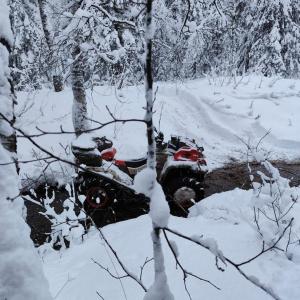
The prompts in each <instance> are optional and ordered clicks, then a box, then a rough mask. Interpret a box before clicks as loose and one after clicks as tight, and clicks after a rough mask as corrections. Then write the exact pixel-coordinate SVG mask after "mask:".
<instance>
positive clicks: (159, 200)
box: [138, 0, 174, 300]
mask: <svg viewBox="0 0 300 300" xmlns="http://www.w3.org/2000/svg"><path fill="white" fill-rule="evenodd" d="M152 10H153V1H152V0H147V3H146V17H145V19H146V28H145V51H146V61H145V95H146V116H145V121H146V126H147V140H148V159H147V169H146V171H145V172H142V173H141V175H140V177H139V179H138V180H140V179H141V177H142V178H143V177H144V176H145V178H146V177H147V182H146V186H145V187H146V190H147V191H146V194H147V195H148V196H149V198H150V216H151V218H152V226H153V231H152V234H151V235H152V243H153V258H154V272H155V274H154V283H153V284H152V286H151V287H150V288H149V290H148V291H147V293H146V295H145V297H144V300H173V299H174V296H173V294H172V293H171V291H170V289H169V285H168V281H167V275H166V271H165V265H164V254H163V250H162V244H161V238H160V234H161V229H160V228H161V227H165V226H167V224H168V219H169V216H170V209H169V205H168V203H167V201H166V199H165V195H164V192H163V190H162V187H161V186H160V184H159V183H158V182H157V180H156V176H157V174H156V155H155V151H156V145H155V139H154V126H153V75H152V47H153V43H152V40H153V35H154V28H153V22H152Z"/></svg>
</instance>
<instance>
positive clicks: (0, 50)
mask: <svg viewBox="0 0 300 300" xmlns="http://www.w3.org/2000/svg"><path fill="white" fill-rule="evenodd" d="M10 51H11V44H10V41H9V39H8V37H6V36H0V64H2V65H1V66H0V82H2V81H3V83H2V84H1V86H0V88H1V89H0V101H1V103H0V105H1V106H2V107H3V108H5V110H4V111H1V113H2V114H3V115H4V116H5V117H6V118H7V119H8V120H9V121H10V122H11V124H14V123H15V115H14V105H15V93H14V89H13V83H12V80H11V77H10V70H9V67H8V64H9V62H8V57H9V53H10ZM0 142H1V144H2V145H3V147H4V148H5V149H6V150H8V151H9V152H11V153H12V157H13V158H14V159H15V158H16V155H15V154H16V152H17V139H16V133H15V131H14V130H13V129H12V127H11V126H10V125H9V124H8V123H7V122H6V121H4V120H2V119H1V117H0Z"/></svg>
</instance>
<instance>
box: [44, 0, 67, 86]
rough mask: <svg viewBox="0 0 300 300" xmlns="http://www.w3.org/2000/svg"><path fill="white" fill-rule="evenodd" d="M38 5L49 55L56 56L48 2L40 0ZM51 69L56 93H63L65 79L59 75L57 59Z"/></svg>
mask: <svg viewBox="0 0 300 300" xmlns="http://www.w3.org/2000/svg"><path fill="white" fill-rule="evenodd" d="M38 5H39V11H40V16H41V21H42V27H43V31H44V36H45V40H46V43H47V46H48V48H49V53H50V55H52V56H53V55H54V51H53V50H54V49H53V39H52V36H51V33H50V30H49V23H48V16H47V11H46V0H38ZM51 69H52V72H51V76H52V83H53V86H54V90H55V92H61V91H62V90H63V88H64V85H63V78H62V76H61V75H59V70H58V69H59V67H58V63H57V61H56V58H54V65H53V66H51Z"/></svg>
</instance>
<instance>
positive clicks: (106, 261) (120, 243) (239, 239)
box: [17, 76, 300, 300]
mask: <svg viewBox="0 0 300 300" xmlns="http://www.w3.org/2000/svg"><path fill="white" fill-rule="evenodd" d="M158 87H159V89H158V93H157V96H156V98H157V100H156V103H155V109H156V114H155V125H156V126H157V127H159V124H160V129H161V130H162V131H163V132H164V133H165V136H166V138H168V137H169V135H170V134H172V133H173V134H180V135H183V136H188V137H190V138H195V139H196V140H197V141H198V143H199V144H201V145H203V146H204V148H205V154H206V156H207V162H208V168H209V169H213V168H216V167H219V166H221V165H223V164H225V163H226V162H230V161H233V160H244V159H245V152H246V146H245V145H244V144H243V143H242V142H241V141H240V139H243V140H245V141H247V142H249V143H251V144H254V145H255V144H256V143H257V142H258V141H259V139H260V138H261V137H262V136H263V135H264V134H265V133H266V132H267V131H268V130H269V129H271V133H270V134H269V135H268V136H267V137H266V138H265V139H264V141H263V143H262V144H261V146H262V147H263V148H264V149H265V151H266V152H270V157H271V158H273V159H274V158H275V159H276V158H279V159H284V160H293V159H299V158H300V154H299V148H300V135H299V130H300V118H299V116H298V112H299V111H300V101H299V100H300V81H299V80H285V79H276V78H273V79H267V78H260V77H253V76H251V77H244V78H237V79H236V80H234V79H232V78H231V79H228V78H226V79H222V78H207V79H202V80H194V81H188V82H185V83H177V84H175V83H173V84H171V83H159V84H158ZM18 102H19V105H18V114H19V115H20V118H18V119H19V120H20V121H18V124H17V126H19V127H21V128H22V129H24V130H25V131H26V132H28V133H31V134H32V133H39V131H38V130H36V129H35V127H36V126H38V127H39V128H40V129H42V130H46V131H59V130H60V126H62V127H63V129H64V130H70V131H72V118H71V107H72V93H71V90H69V89H66V90H65V91H63V92H61V93H53V92H52V91H49V90H42V91H40V92H35V93H34V94H26V93H19V95H18ZM144 102H145V101H144V88H143V86H139V87H126V88H124V89H122V90H115V89H114V88H113V87H96V88H94V90H93V91H89V92H88V104H89V112H90V116H91V118H93V119H95V120H97V121H101V122H105V121H108V120H110V116H109V113H108V112H107V111H106V109H105V105H108V106H109V108H110V110H111V111H112V112H113V113H114V114H115V115H116V116H117V117H119V118H143V117H144V115H145V111H144V109H143V106H144ZM159 120H161V121H160V122H159ZM94 126H95V127H96V126H98V124H94ZM99 135H106V136H107V137H108V138H111V139H113V141H114V144H115V146H116V148H117V150H118V153H117V157H118V158H128V157H132V158H133V157H135V158H136V157H140V156H143V155H144V154H145V152H146V137H145V128H144V125H142V124H140V123H128V124H125V125H124V124H116V125H111V126H110V127H105V128H103V129H102V130H101V131H99ZM72 139H73V135H66V134H64V135H46V136H43V137H39V138H37V139H36V140H37V141H38V143H40V144H41V145H42V146H44V147H45V148H47V149H50V151H52V152H54V153H56V154H59V155H61V156H63V157H68V159H72V155H71V151H70V142H71V141H72ZM18 147H19V158H20V160H24V159H30V158H32V157H37V156H42V157H44V156H45V155H44V154H41V153H40V151H38V150H37V149H33V148H32V145H31V144H30V143H29V142H28V141H27V140H26V139H23V138H19V140H18ZM43 167H44V165H43V164H42V163H41V162H35V163H31V164H24V165H21V174H22V176H23V178H26V176H32V175H33V174H35V175H36V176H38V175H39V174H40V172H41V170H42V169H43ZM63 169H64V171H65V174H64V176H66V175H68V177H69V178H70V177H71V176H72V173H73V170H72V168H69V167H65V166H63V165H62V164H52V165H51V166H50V167H48V168H47V172H48V174H52V175H53V178H55V179H56V180H58V181H60V180H61V179H62V177H61V176H59V173H61V170H63ZM251 198H252V191H248V192H247V191H242V190H234V191H231V192H227V193H222V194H215V195H213V196H211V197H209V198H207V199H205V201H202V202H201V204H199V205H197V206H195V207H194V208H193V210H192V212H191V215H192V217H191V218H189V219H181V218H175V217H170V222H169V226H170V227H171V228H175V229H177V230H179V231H181V232H184V233H186V234H187V235H198V236H199V235H201V234H203V235H204V236H203V238H204V239H205V240H206V241H209V242H210V245H213V248H214V249H216V245H215V244H214V241H215V240H216V241H217V242H218V247H219V249H220V251H223V253H224V255H226V256H228V257H230V258H232V259H233V260H234V261H236V262H239V261H242V260H244V259H247V258H249V257H251V256H252V255H254V254H256V253H257V252H259V251H260V249H261V241H260V240H259V238H258V234H257V232H256V230H255V226H253V215H252V210H251V209H250V208H249V202H250V201H251ZM293 213H295V214H298V215H299V213H300V211H299V204H297V205H295V207H294V209H293ZM198 214H200V215H199V216H198ZM297 226H298V227H297V228H298V229H299V223H298V224H297ZM151 229H152V226H151V221H150V218H149V217H148V216H142V217H140V218H138V219H134V220H130V221H126V222H121V223H118V224H114V225H109V226H107V227H105V229H104V233H105V234H106V236H107V237H108V239H109V240H110V241H111V243H112V245H113V246H114V247H115V248H116V249H118V250H119V252H120V256H121V258H122V260H123V261H124V262H125V263H126V265H127V266H128V268H129V269H130V270H131V271H132V272H135V273H136V274H139V272H140V266H141V265H142V264H143V263H144V261H145V259H146V257H148V258H150V257H151V255H152V244H151V238H150V231H151ZM298 232H299V230H298ZM210 238H213V240H211V239H210ZM170 239H171V240H173V241H175V242H176V245H177V247H178V252H179V258H180V259H182V262H183V263H184V265H185V266H186V267H187V269H189V270H190V271H192V272H194V273H195V274H197V275H199V276H201V277H204V278H206V279H209V280H211V281H212V282H213V283H214V284H216V285H217V286H219V287H220V288H221V291H218V290H216V289H214V288H213V287H211V286H209V285H208V284H205V283H203V282H199V281H197V280H195V279H193V278H189V279H188V287H189V288H190V291H191V294H192V296H193V299H199V300H200V299H203V298H204V299H211V300H218V299H220V300H225V299H226V300H227V299H230V300H238V299H241V298H243V299H244V300H247V299H249V300H250V299H251V300H253V299H261V300H264V299H270V297H269V296H268V295H266V294H265V293H264V292H263V291H261V290H259V289H258V288H257V287H255V286H253V285H252V284H251V283H250V282H248V281H246V280H245V279H244V278H242V277H241V276H240V274H238V273H237V271H236V270H234V269H233V268H232V267H230V266H229V267H227V268H226V271H225V272H224V273H222V272H220V271H218V270H217V269H216V267H215V258H214V256H213V255H212V254H211V253H210V252H209V251H207V250H204V249H200V248H199V247H197V246H195V245H191V244H190V243H189V242H187V241H180V240H179V239H178V238H176V237H172V236H170ZM293 247H294V248H293V249H290V251H293V255H292V257H293V260H289V259H288V258H287V257H286V256H285V255H283V254H281V253H275V252H271V253H268V254H265V255H264V256H263V257H261V258H259V259H258V260H257V261H255V262H254V263H252V264H250V265H247V266H245V267H244V270H245V271H247V273H249V274H253V275H255V276H257V277H258V278H259V279H260V280H261V281H262V282H263V283H265V284H270V285H271V286H272V288H273V289H274V290H275V292H277V293H278V294H279V295H280V296H282V298H283V299H286V300H290V299H300V289H299V288H298V281H299V278H300V265H299V263H300V252H299V246H298V245H297V244H295V245H294V246H293ZM164 250H165V253H167V254H166V271H167V275H168V282H169V284H170V289H171V291H172V293H173V294H174V295H175V299H180V300H183V299H188V296H187V294H186V293H185V291H184V286H183V282H182V273H181V272H180V270H179V269H177V270H176V266H175V262H174V259H173V257H172V255H171V253H170V250H169V249H167V247H166V243H165V242H164ZM91 258H93V259H95V260H97V261H99V262H100V263H101V264H102V265H104V266H108V267H109V269H110V270H111V271H112V272H116V270H117V272H118V273H119V274H122V272H121V270H120V268H119V267H118V265H117V263H116V262H114V263H112V262H113V261H114V260H113V259H112V255H111V254H109V251H108V249H107V247H105V246H104V243H103V241H101V238H100V237H99V234H98V233H97V231H93V232H91V233H89V236H88V237H87V238H86V241H85V242H84V243H83V244H78V245H74V246H73V247H72V248H71V249H69V250H66V251H64V252H61V253H57V252H56V253H50V254H49V253H48V254H44V255H43V261H44V269H45V272H46V276H47V278H48V280H49V283H50V288H51V292H52V295H53V296H54V298H55V299H58V300H69V299H70V300H71V299H72V300H83V299H88V300H93V299H99V296H98V295H97V294H96V291H98V292H99V293H100V294H101V295H102V296H103V297H104V299H113V300H119V299H120V300H121V299H125V296H124V291H122V288H121V286H122V285H123V286H124V289H125V294H126V295H127V299H130V300H135V299H142V298H143V295H144V292H143V290H142V289H141V288H140V287H139V286H138V285H137V284H136V283H134V282H132V281H131V280H130V279H122V285H121V282H120V281H118V280H115V279H112V278H111V277H110V276H108V275H107V273H106V272H105V271H104V270H101V268H99V266H97V265H96V264H94V263H93V262H92V261H91ZM115 268H116V269H115ZM152 269H153V264H152V263H149V264H147V266H146V267H145V270H144V275H143V280H144V282H145V284H146V285H147V286H148V287H149V286H150V284H151V283H152V282H153V270H152Z"/></svg>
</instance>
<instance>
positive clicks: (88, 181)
mask: <svg viewBox="0 0 300 300" xmlns="http://www.w3.org/2000/svg"><path fill="white" fill-rule="evenodd" d="M156 149H157V150H156V157H157V180H158V181H159V182H160V184H161V185H162V188H163V190H164V192H165V195H166V199H167V201H168V203H169V205H170V209H171V213H172V214H174V215H178V216H186V215H187V213H188V208H189V207H191V206H192V205H193V204H194V203H195V202H198V201H200V200H201V199H203V197H204V179H205V174H206V161H205V158H204V155H203V151H204V150H203V148H202V147H199V146H198V145H197V144H196V143H195V141H194V140H190V139H187V138H182V137H178V136H172V137H171V139H170V140H169V141H168V142H166V143H165V142H164V135H163V134H162V133H161V132H160V133H158V134H157V136H156ZM72 151H73V154H74V156H75V158H76V162H77V164H78V165H79V166H84V170H83V169H81V168H79V171H78V176H77V178H76V179H75V187H76V190H77V193H78V195H79V198H80V199H81V202H82V203H83V206H84V209H85V210H86V211H87V213H88V214H89V215H90V216H92V218H93V219H94V221H95V222H96V223H97V224H98V225H104V224H105V223H110V222H113V221H114V220H113V219H114V218H115V219H116V220H120V219H125V218H130V217H135V216H137V215H140V214H142V213H146V212H147V211H148V204H149V199H147V197H145V196H144V195H142V194H138V193H136V192H135V190H134V188H133V180H134V177H135V175H136V174H137V173H138V172H140V171H141V170H142V169H144V168H145V167H146V165H147V158H146V157H142V158H140V159H134V160H121V159H118V158H117V157H116V152H117V150H116V149H115V148H114V147H113V143H112V142H111V141H110V140H108V139H107V138H105V137H102V138H91V139H90V140H89V141H88V143H84V142H82V141H80V142H78V141H75V142H74V143H73V144H72ZM120 216H124V217H123V218H122V217H121V218H120Z"/></svg>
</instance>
